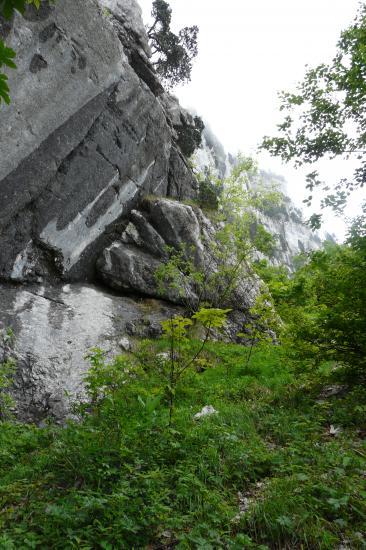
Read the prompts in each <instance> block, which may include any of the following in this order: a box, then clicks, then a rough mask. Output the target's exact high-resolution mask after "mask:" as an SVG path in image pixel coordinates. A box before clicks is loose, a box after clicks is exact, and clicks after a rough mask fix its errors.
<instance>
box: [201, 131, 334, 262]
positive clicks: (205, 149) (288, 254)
mask: <svg viewBox="0 0 366 550" xmlns="http://www.w3.org/2000/svg"><path fill="white" fill-rule="evenodd" d="M194 162H195V165H196V168H197V169H198V170H200V171H204V170H205V168H211V169H214V170H215V171H216V173H217V175H218V176H219V177H221V178H225V177H226V176H228V175H229V174H230V171H231V169H232V166H233V165H234V163H235V158H234V157H233V156H232V155H230V154H228V153H226V151H225V149H224V147H223V145H222V144H221V143H220V141H219V139H218V138H217V137H216V136H215V135H214V134H213V132H212V131H211V129H210V128H209V127H206V128H205V130H204V135H203V140H202V147H201V148H200V149H199V150H197V151H196V152H195V155H194ZM258 184H262V185H264V186H271V185H275V186H276V188H277V189H278V190H279V191H280V192H281V193H282V195H283V199H282V204H281V205H280V206H278V207H271V208H270V209H268V211H265V212H258V213H257V215H258V218H259V219H260V221H261V223H262V224H263V225H264V227H265V228H266V230H267V231H268V232H269V233H271V234H272V235H273V236H274V237H276V243H277V244H276V247H275V250H274V253H273V255H272V256H271V258H270V262H271V263H272V264H273V265H276V266H280V265H284V266H286V267H287V268H288V269H289V270H290V271H293V269H294V258H295V257H296V256H297V255H298V254H301V253H302V252H309V251H311V250H317V249H319V248H321V247H322V243H323V241H324V240H331V241H333V240H334V238H333V236H331V235H329V234H327V233H323V234H322V233H320V232H316V231H312V230H311V229H310V227H309V226H308V225H306V223H305V220H304V218H303V214H302V211H301V210H300V209H299V208H297V207H296V206H295V205H294V204H293V202H292V200H291V199H290V197H288V196H287V192H286V181H285V179H284V177H283V176H279V175H277V174H272V173H269V172H265V171H264V170H259V171H258V174H257V175H256V176H254V177H253V178H252V181H251V183H250V185H251V186H252V188H255V187H256V186H257V185H258ZM258 256H259V257H260V256H261V255H260V254H258Z"/></svg>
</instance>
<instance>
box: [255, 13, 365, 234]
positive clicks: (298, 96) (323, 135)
mask: <svg viewBox="0 0 366 550" xmlns="http://www.w3.org/2000/svg"><path fill="white" fill-rule="evenodd" d="M280 98H281V107H280V110H281V111H283V112H284V115H285V116H284V119H283V122H282V123H281V124H279V125H278V130H279V134H278V135H277V136H276V137H268V136H266V137H265V138H264V139H263V142H262V144H261V148H262V149H266V150H268V151H269V152H270V154H271V155H273V156H279V157H281V158H282V159H283V160H284V161H286V162H288V161H291V160H294V161H295V165H296V166H300V165H303V164H313V163H315V162H316V161H318V160H319V159H321V158H322V157H325V158H330V159H333V158H335V157H342V158H346V159H349V158H355V159H356V160H357V161H358V162H357V167H356V169H355V171H354V175H353V177H352V178H351V179H350V180H349V179H341V180H340V181H339V182H338V183H337V184H336V186H335V188H334V189H333V190H331V189H330V188H329V187H327V186H326V185H325V184H324V183H323V182H322V181H321V180H320V179H319V174H318V171H317V170H314V171H312V172H311V173H310V174H308V176H307V185H306V187H307V189H308V190H309V196H308V198H307V199H306V200H305V201H304V202H305V203H308V204H310V203H311V201H312V198H313V191H314V189H315V188H319V187H320V188H322V190H323V191H324V192H325V195H324V197H323V199H322V201H321V207H322V208H325V207H331V208H333V209H334V210H335V211H338V212H340V211H342V210H343V208H344V206H345V204H346V201H347V197H348V196H349V194H350V193H351V192H352V191H353V190H355V189H357V188H361V187H363V186H364V184H365V182H366V5H365V4H363V5H361V6H360V8H359V11H358V14H357V16H356V18H355V20H354V22H353V24H352V25H351V26H350V27H349V28H348V29H346V30H345V31H344V32H343V33H342V34H341V37H340V40H339V42H338V47H337V53H336V56H335V57H334V59H333V61H332V62H331V63H330V64H328V65H327V64H321V65H319V66H318V67H315V68H313V69H308V70H307V72H306V74H305V77H304V80H303V81H302V82H301V83H300V84H299V85H298V87H297V91H296V92H295V93H288V92H282V93H281V94H280ZM311 222H312V225H313V227H319V225H320V223H321V215H319V214H314V215H313V216H312V218H311Z"/></svg>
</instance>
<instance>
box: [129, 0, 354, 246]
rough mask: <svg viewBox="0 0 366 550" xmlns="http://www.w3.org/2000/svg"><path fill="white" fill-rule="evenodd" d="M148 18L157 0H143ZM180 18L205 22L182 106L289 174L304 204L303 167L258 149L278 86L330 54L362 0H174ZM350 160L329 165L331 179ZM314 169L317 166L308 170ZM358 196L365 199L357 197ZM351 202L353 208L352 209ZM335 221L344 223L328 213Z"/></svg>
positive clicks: (276, 118)
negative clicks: (259, 151)
mask: <svg viewBox="0 0 366 550" xmlns="http://www.w3.org/2000/svg"><path fill="white" fill-rule="evenodd" d="M139 3H140V5H141V7H142V10H143V15H144V19H145V21H148V20H149V16H150V12H151V5H152V0H139ZM169 4H170V5H171V7H172V10H173V26H174V27H175V28H176V29H177V30H178V29H179V28H181V27H183V26H186V25H194V24H195V25H198V26H199V28H200V35H199V55H198V57H197V59H196V61H195V64H194V69H193V73H192V80H191V82H190V83H189V84H186V85H185V86H182V87H178V88H176V89H175V90H174V93H175V94H176V95H177V96H178V97H179V99H180V101H181V103H182V105H183V106H186V107H193V108H194V109H195V110H196V111H197V112H198V114H200V115H201V116H202V117H203V118H204V120H206V121H207V122H208V123H209V124H210V126H211V128H212V130H213V131H214V133H215V134H216V135H217V137H218V138H219V139H220V141H221V142H222V143H223V145H224V147H225V148H226V150H227V151H230V152H232V153H236V152H237V151H239V150H240V151H242V152H244V153H247V154H254V155H255V156H256V157H257V158H258V160H259V162H260V164H261V167H263V168H265V169H272V171H275V172H278V173H280V174H283V175H285V177H286V178H287V180H288V191H289V194H290V195H291V196H292V198H293V199H294V200H295V202H297V204H301V200H302V199H303V198H304V196H305V195H306V191H305V190H304V172H302V173H299V172H295V171H294V170H293V169H291V168H290V167H288V166H283V165H282V164H281V162H280V161H279V160H278V159H272V158H270V157H267V156H265V155H263V154H262V155H258V154H257V153H256V149H257V146H258V143H259V142H260V141H261V138H262V137H263V136H264V135H266V134H267V135H274V133H275V129H276V124H277V123H279V122H280V120H281V118H280V114H279V110H278V107H279V102H278V99H277V92H278V91H280V90H291V89H293V88H294V86H295V84H296V82H297V81H299V80H301V78H302V77H303V75H304V72H305V65H306V64H309V65H310V66H311V65H316V64H319V63H322V62H326V61H330V60H331V59H332V57H333V55H334V53H335V49H336V43H337V40H338V38H339V35H340V32H341V30H342V29H344V28H345V27H347V26H348V24H349V23H351V21H352V20H353V18H354V16H355V14H356V11H357V7H358V4H359V1H358V0H276V1H275V2H274V1H273V0H225V1H223V0H169ZM343 169H345V165H342V164H340V163H333V165H329V166H328V167H325V168H324V170H325V175H326V178H327V181H328V182H329V183H331V182H332V181H333V180H335V179H336V178H337V177H338V176H339V172H340V171H342V170H343ZM308 171H310V170H308ZM353 202H354V203H359V202H360V200H359V199H354V201H353ZM353 210H354V208H353V209H351V211H353ZM327 228H328V229H333V230H334V231H336V233H338V234H339V235H342V234H343V232H344V227H343V225H342V224H341V222H340V221H339V220H335V219H334V218H332V217H329V216H328V223H327Z"/></svg>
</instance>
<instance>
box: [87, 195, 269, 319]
mask: <svg viewBox="0 0 366 550" xmlns="http://www.w3.org/2000/svg"><path fill="white" fill-rule="evenodd" d="M218 230H219V227H217V226H216V225H215V224H214V223H212V222H211V221H210V220H209V219H208V218H207V217H206V216H205V215H204V214H203V213H202V211H201V209H200V208H198V207H197V206H191V205H188V204H184V203H181V202H178V201H174V200H171V199H166V198H156V199H148V200H145V201H143V203H142V204H141V206H140V209H139V210H133V211H132V212H131V215H130V222H129V224H128V226H127V227H126V229H125V230H124V231H123V233H122V234H121V237H120V238H119V239H118V240H116V241H114V242H113V243H112V244H111V246H109V247H108V248H106V249H105V250H104V251H103V253H102V255H101V257H100V258H99V259H98V261H97V270H98V273H99V275H100V277H101V279H102V280H103V281H104V283H105V284H106V285H107V286H109V287H111V288H112V289H115V290H119V291H123V292H129V293H137V294H139V295H145V296H150V297H155V298H162V299H165V300H168V301H170V302H172V303H177V304H181V305H187V303H188V304H190V305H196V304H198V303H199V300H200V299H201V300H202V301H205V300H209V301H211V302H213V303H215V301H218V303H217V304H216V305H217V307H232V308H233V309H235V310H236V311H238V310H240V311H241V315H242V316H243V311H246V310H248V308H250V307H251V305H252V304H253V302H254V299H255V297H256V294H257V292H258V281H257V280H256V279H255V277H253V275H252V274H249V272H247V273H245V270H244V271H243V273H244V276H243V277H242V279H241V280H240V281H239V282H238V284H237V285H236V288H235V290H234V291H233V292H231V293H230V294H229V295H227V296H226V295H225V291H224V290H220V288H219V286H220V284H222V285H223V286H225V284H224V281H221V282H220V281H217V288H216V287H215V286H213V287H212V288H211V286H212V285H211V286H210V284H209V283H206V286H205V283H203V284H201V285H197V284H195V282H194V281H193V280H192V281H191V280H190V279H189V278H188V277H186V278H185V277H183V278H182V283H181V284H179V282H178V281H174V282H173V284H172V285H169V284H168V282H167V281H166V282H163V283H162V284H158V279H157V272H158V270H159V268H161V267H162V266H163V265H164V264H166V262H167V260H168V259H169V257H170V254H171V252H170V251H175V252H178V253H180V254H182V255H183V258H185V259H187V260H189V261H190V262H192V264H193V265H194V266H195V268H196V269H197V270H198V271H199V272H200V273H201V274H202V275H204V277H205V279H206V281H208V280H210V278H211V277H212V275H213V274H214V273H216V272H217V270H218V259H217V257H216V255H215V249H216V247H217V244H218V243H217V241H216V233H217V231H218ZM228 261H229V262H230V261H232V262H233V265H235V258H231V259H230V258H228ZM227 267H228V266H227ZM222 277H223V275H222ZM182 285H183V286H182ZM202 293H203V294H202ZM198 295H200V297H201V298H199V297H198Z"/></svg>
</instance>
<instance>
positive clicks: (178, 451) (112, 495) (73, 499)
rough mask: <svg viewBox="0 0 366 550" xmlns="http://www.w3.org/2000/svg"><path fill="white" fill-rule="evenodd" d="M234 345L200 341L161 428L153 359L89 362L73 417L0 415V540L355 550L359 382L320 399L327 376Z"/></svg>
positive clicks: (273, 353) (10, 545)
mask: <svg viewBox="0 0 366 550" xmlns="http://www.w3.org/2000/svg"><path fill="white" fill-rule="evenodd" d="M164 346H165V344H164V342H160V343H156V344H153V343H146V344H145V352H144V353H145V355H146V356H149V357H155V356H156V353H158V352H161V351H162V350H163V349H164ZM156 348H157V349H156ZM245 353H246V351H245V348H243V347H241V346H237V345H228V344H222V343H209V344H208V346H207V349H206V352H205V358H206V364H209V365H210V367H209V368H206V369H205V370H204V372H200V373H198V372H196V371H190V372H188V374H187V375H186V377H185V378H184V380H183V381H182V383H181V384H180V385H179V386H178V388H177V390H176V395H175V411H174V418H173V425H172V427H171V428H168V427H167V424H168V410H167V406H166V403H165V398H164V394H163V392H162V388H163V387H164V382H163V381H162V378H161V374H159V373H160V370H159V365H158V364H157V363H155V364H151V363H150V365H146V364H145V365H144V367H134V368H133V369H131V367H130V365H129V363H128V361H127V360H126V359H125V358H121V359H119V360H118V361H117V362H116V364H115V365H113V366H110V367H108V368H107V367H106V366H105V365H104V364H103V362H102V361H101V360H99V361H97V368H96V369H94V373H93V375H92V377H91V379H90V381H89V382H90V387H91V388H92V394H93V396H94V397H93V403H92V405H91V406H89V407H85V406H84V407H81V409H80V411H79V413H80V417H81V421H80V422H70V423H69V424H68V425H67V426H65V427H62V428H61V427H57V426H53V425H50V426H47V427H43V428H37V427H35V426H23V425H17V424H15V423H10V422H7V423H2V424H1V425H0V510H1V512H0V548H1V549H16V550H18V549H23V548H60V549H61V548H62V549H69V548H70V549H71V548H75V549H76V548H77V549H84V550H86V549H94V548H101V549H104V550H107V549H114V548H122V549H124V548H126V549H133V548H136V549H139V548H146V549H155V548H156V549H158V548H167V549H169V548H180V549H186V548H187V549H188V548H204V549H211V548H212V549H216V548H230V549H243V548H248V549H250V548H256V549H266V548H270V549H272V548H273V549H277V548H278V549H297V548H299V549H318V548H319V549H335V548H338V547H340V546H341V545H342V544H343V545H345V546H346V547H347V546H348V548H354V549H358V548H360V549H361V548H366V542H365V541H366V529H365V526H366V488H365V481H366V445H365V441H364V435H365V428H366V425H365V414H364V413H365V410H366V396H365V393H364V391H363V390H362V389H360V388H359V387H358V388H357V387H356V388H353V389H350V391H348V392H346V393H343V394H340V395H339V396H334V397H331V398H329V399H319V394H320V390H321V388H322V387H324V385H325V384H328V383H329V382H330V381H332V382H333V378H334V376H336V375H337V376H338V374H337V373H334V372H331V371H329V369H328V370H327V369H323V370H321V371H318V372H316V373H315V372H312V373H310V374H309V373H307V374H306V373H305V374H304V373H303V374H299V373H298V372H297V371H296V372H293V371H292V370H291V368H289V366H288V362H287V359H286V356H285V353H284V351H283V350H282V349H281V348H280V347H267V348H263V349H257V350H255V352H254V354H253V357H252V360H251V363H250V365H249V366H248V367H246V366H245V363H246V360H245ZM126 371H128V372H126ZM205 405H212V406H213V407H214V408H215V409H216V410H217V411H218V412H217V414H214V415H212V416H208V417H206V418H202V419H201V420H194V419H193V416H194V414H195V413H197V412H199V411H200V410H201V409H202V407H204V406H205ZM331 425H333V426H335V427H337V428H340V430H339V431H337V434H336V435H331V433H330V426H331Z"/></svg>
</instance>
